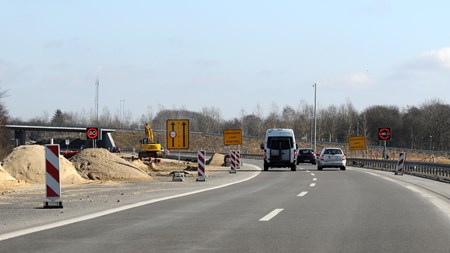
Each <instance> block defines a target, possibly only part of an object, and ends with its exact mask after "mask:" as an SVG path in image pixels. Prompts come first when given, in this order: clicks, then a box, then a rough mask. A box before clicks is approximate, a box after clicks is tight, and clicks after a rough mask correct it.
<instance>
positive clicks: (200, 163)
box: [197, 150, 206, 182]
mask: <svg viewBox="0 0 450 253" xmlns="http://www.w3.org/2000/svg"><path fill="white" fill-rule="evenodd" d="M205 162H206V151H205V150H199V151H198V152H197V172H198V177H197V181H201V182H205V181H206V174H205V168H206V166H205Z"/></svg>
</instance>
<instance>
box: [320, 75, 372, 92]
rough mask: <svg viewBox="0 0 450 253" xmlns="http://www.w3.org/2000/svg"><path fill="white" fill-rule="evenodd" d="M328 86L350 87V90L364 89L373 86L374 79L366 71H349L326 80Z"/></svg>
mask: <svg viewBox="0 0 450 253" xmlns="http://www.w3.org/2000/svg"><path fill="white" fill-rule="evenodd" d="M328 83H329V84H331V85H330V86H329V85H326V86H329V87H330V88H331V87H335V88H337V89H352V90H366V89H369V88H371V87H373V86H374V85H375V84H376V81H375V80H374V79H372V78H370V77H369V75H368V74H367V72H358V73H351V74H347V75H344V76H341V77H338V78H336V79H334V80H330V81H328Z"/></svg>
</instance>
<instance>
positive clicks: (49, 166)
mask: <svg viewBox="0 0 450 253" xmlns="http://www.w3.org/2000/svg"><path fill="white" fill-rule="evenodd" d="M60 174H61V173H60V167H59V145H57V144H56V145H54V144H49V145H45V184H46V200H45V201H44V208H63V205H62V201H61V183H60Z"/></svg>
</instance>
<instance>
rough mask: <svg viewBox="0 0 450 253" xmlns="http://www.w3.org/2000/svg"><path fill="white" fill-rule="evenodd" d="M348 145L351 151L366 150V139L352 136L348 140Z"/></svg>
mask: <svg viewBox="0 0 450 253" xmlns="http://www.w3.org/2000/svg"><path fill="white" fill-rule="evenodd" d="M348 145H349V148H350V150H352V151H353V150H366V137H364V136H351V137H349V138H348Z"/></svg>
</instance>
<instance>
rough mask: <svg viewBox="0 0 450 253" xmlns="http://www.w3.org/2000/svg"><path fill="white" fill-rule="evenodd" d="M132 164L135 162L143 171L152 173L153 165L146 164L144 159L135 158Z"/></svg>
mask: <svg viewBox="0 0 450 253" xmlns="http://www.w3.org/2000/svg"><path fill="white" fill-rule="evenodd" d="M131 164H133V165H134V166H135V167H137V168H139V169H140V170H142V171H143V172H145V173H147V174H150V172H151V171H152V170H151V166H149V165H147V164H145V163H144V162H143V161H141V160H133V161H132V162H131Z"/></svg>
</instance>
